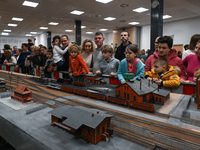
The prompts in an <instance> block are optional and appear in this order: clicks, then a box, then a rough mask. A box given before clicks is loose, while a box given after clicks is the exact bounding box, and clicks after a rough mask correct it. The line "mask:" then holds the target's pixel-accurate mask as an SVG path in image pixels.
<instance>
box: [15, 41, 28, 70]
mask: <svg viewBox="0 0 200 150" xmlns="http://www.w3.org/2000/svg"><path fill="white" fill-rule="evenodd" d="M21 47H22V50H23V52H22V53H21V54H20V56H19V59H18V61H17V65H16V66H15V68H14V71H18V70H19V67H20V68H21V69H22V73H28V70H26V68H25V67H24V62H25V59H26V57H27V56H28V55H31V52H30V51H29V50H28V44H27V43H22V46H21Z"/></svg>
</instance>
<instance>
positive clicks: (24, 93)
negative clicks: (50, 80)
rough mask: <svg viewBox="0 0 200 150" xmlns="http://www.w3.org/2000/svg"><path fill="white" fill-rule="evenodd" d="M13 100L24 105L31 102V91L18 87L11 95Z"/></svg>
mask: <svg viewBox="0 0 200 150" xmlns="http://www.w3.org/2000/svg"><path fill="white" fill-rule="evenodd" d="M11 98H12V99H15V100H18V101H20V102H22V103H24V102H28V101H31V100H32V96H31V91H30V90H29V89H28V87H24V86H21V85H18V86H17V87H16V89H15V90H14V93H13V94H11Z"/></svg>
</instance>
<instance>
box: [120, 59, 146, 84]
mask: <svg viewBox="0 0 200 150" xmlns="http://www.w3.org/2000/svg"><path fill="white" fill-rule="evenodd" d="M144 67H145V64H143V63H142V62H141V60H139V61H138V63H137V65H136V69H137V71H136V75H135V77H134V78H133V79H134V80H135V79H137V78H139V77H140V76H144ZM128 71H129V70H128V64H127V60H126V58H124V59H123V60H122V61H121V63H120V65H119V69H118V72H117V76H118V79H119V80H120V82H121V83H123V82H125V79H124V74H125V73H128Z"/></svg>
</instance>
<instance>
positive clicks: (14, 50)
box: [12, 46, 17, 56]
mask: <svg viewBox="0 0 200 150" xmlns="http://www.w3.org/2000/svg"><path fill="white" fill-rule="evenodd" d="M16 52H17V46H13V51H12V53H13V55H14V56H15V55H16Z"/></svg>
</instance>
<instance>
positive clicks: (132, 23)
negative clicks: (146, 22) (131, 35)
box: [128, 22, 140, 25]
mask: <svg viewBox="0 0 200 150" xmlns="http://www.w3.org/2000/svg"><path fill="white" fill-rule="evenodd" d="M128 24H131V25H136V24H140V23H139V22H130V23H128Z"/></svg>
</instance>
